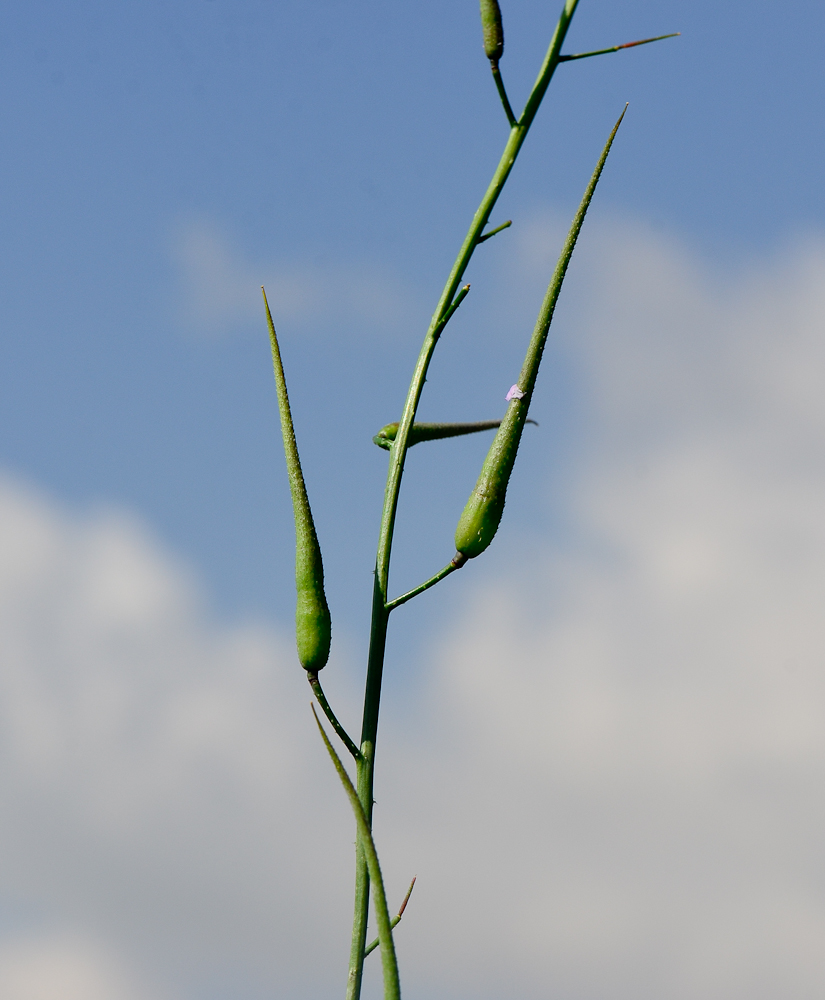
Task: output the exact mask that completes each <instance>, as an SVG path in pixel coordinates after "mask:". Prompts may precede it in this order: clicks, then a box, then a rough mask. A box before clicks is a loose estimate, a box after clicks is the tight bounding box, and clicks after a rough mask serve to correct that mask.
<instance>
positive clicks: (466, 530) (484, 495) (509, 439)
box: [455, 397, 529, 559]
mask: <svg viewBox="0 0 825 1000" xmlns="http://www.w3.org/2000/svg"><path fill="white" fill-rule="evenodd" d="M528 403H529V399H527V398H526V397H525V398H521V399H518V398H515V397H514V398H513V399H511V401H510V406H509V409H508V410H507V413H506V414H505V417H504V419H503V420H502V421H501V426H500V427H499V429H498V431H497V432H496V436H495V438H494V439H493V443H492V444H491V445H490V450H489V451H488V452H487V457H486V458H485V459H484V464H483V465H482V467H481V474H480V475H479V477H478V482H477V483H476V485H475V489H474V490H473V492H472V493H471V494H470V499H469V500H468V501H467V506H466V507H465V508H464V512H463V513H462V515H461V517H460V518H459V521H458V527H457V528H456V532H455V547H456V552H460V553H461V554H462V555H463V556H466V557H467V558H468V559H473V558H475V556H479V555H481V553H482V552H483V551H484V550H485V549H486V548H487V546H488V545H489V544H490V542H492V540H493V537H494V536H495V533H496V531H498V526H499V523H500V522H501V515H502V514H503V513H504V502H505V500H506V498H507V483H508V482H509V480H510V473H511V472H512V471H513V465H514V463H515V461H516V454H517V452H518V446H519V442H520V441H521V432H522V431H523V430H524V425H525V423H526V422H527V405H528Z"/></svg>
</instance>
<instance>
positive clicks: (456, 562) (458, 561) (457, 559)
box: [387, 552, 467, 611]
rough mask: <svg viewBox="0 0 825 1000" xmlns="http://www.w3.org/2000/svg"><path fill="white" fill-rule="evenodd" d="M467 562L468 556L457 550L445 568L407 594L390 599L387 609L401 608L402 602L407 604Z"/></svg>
mask: <svg viewBox="0 0 825 1000" xmlns="http://www.w3.org/2000/svg"><path fill="white" fill-rule="evenodd" d="M465 562H467V557H466V556H463V555H461V553H460V552H456V554H455V556H454V557H453V559H452V561H451V562H449V563H447V565H446V566H445V567H444V569H440V570H439V571H438V572H437V573H436V574H435V576H431V577H430V579H429V580H427V582H426V583H422V584H420V585H419V586H418V587H416V588H415V589H414V590H408V591H407V593H406V594H402V595H401V596H400V597H396V598H395V600H394V601H390V602H389V603H388V604H387V611H392V610H393V609H394V608H399V607H401V605H402V604H406V603H407V601H409V600H411V599H412V598H413V597H418V595H419V594H423V593H424V591H425V590H429V589H430V587H434V586H435V585H436V584H437V583H440V582H441V581H442V580H443V579H444V577H445V576H449V575H450V573H454V572H455V571H456V570H457V569H461V567H462V566H463V565H464V563H465Z"/></svg>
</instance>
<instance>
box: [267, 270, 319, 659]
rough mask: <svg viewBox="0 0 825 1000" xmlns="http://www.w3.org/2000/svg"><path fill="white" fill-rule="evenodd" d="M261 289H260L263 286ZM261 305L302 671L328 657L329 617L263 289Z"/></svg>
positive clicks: (279, 359) (279, 364)
mask: <svg viewBox="0 0 825 1000" xmlns="http://www.w3.org/2000/svg"><path fill="white" fill-rule="evenodd" d="M261 291H262V292H263V288H262V289H261ZM264 305H265V306H266V319H267V323H268V325H269V339H270V342H271V345H272V366H273V368H274V370H275V388H276V390H277V393H278V410H279V411H280V414H281V431H282V433H283V438H284V452H285V454H286V469H287V474H288V476H289V490H290V493H291V494H292V510H293V513H294V515H295V589H296V590H297V593H298V600H297V603H296V606H295V638H296V640H297V645H298V659H299V660H300V661H301V666H302V667H303V668H304V669H305V670H312V671H318V670H320V669H321V668H322V667H323V666H324V665H325V664H326V662H327V660H328V659H329V648H330V643H331V641H332V620H331V618H330V614H329V607H328V606H327V599H326V596H325V594H324V563H323V560H322V559H321V546H320V545H319V544H318V536H317V535H316V533H315V523H314V521H313V520H312V510H311V509H310V506H309V498H308V497H307V491H306V485H305V484H304V475H303V472H302V471H301V460H300V458H299V457H298V446H297V444H296V442H295V431H294V429H293V426H292V413H291V411H290V408H289V396H288V395H287V391H286V379H285V377H284V367H283V364H282V362H281V352H280V350H279V348H278V338H277V336H276V335H275V325H274V324H273V322H272V314H271V313H270V311H269V303H268V302H267V301H266V292H264Z"/></svg>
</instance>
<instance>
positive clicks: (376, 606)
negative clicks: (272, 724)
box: [347, 0, 579, 1000]
mask: <svg viewBox="0 0 825 1000" xmlns="http://www.w3.org/2000/svg"><path fill="white" fill-rule="evenodd" d="M578 2H579V0H565V4H564V8H563V9H562V12H561V15H560V17H559V20H558V23H557V24H556V28H555V31H554V32H553V37H552V39H551V41H550V45H549V47H548V49H547V53H546V54H545V57H544V61H543V62H542V65H541V69H540V70H539V75H538V77H537V78H536V82H535V83H534V84H533V90H532V91H531V93H530V97H529V98H528V99H527V103H526V104H525V106H524V111H523V112H522V114H521V118H520V119H519V120H518V122H517V123H516V124H515V125H514V126H513V128H511V129H510V135H509V137H508V139H507V143H506V145H505V147H504V152H503V153H502V156H501V159H500V160H499V164H498V166H497V167H496V170H495V173H494V174H493V178H492V180H491V181H490V184H489V186H488V188H487V191H486V192H485V194H484V197H483V198H482V199H481V204H480V205H479V207H478V209H477V210H476V213H475V215H474V216H473V220H472V222H471V224H470V228H469V230H468V232H467V235H466V237H465V238H464V242H463V243H462V245H461V249H460V250H459V252H458V256H457V257H456V260H455V263H454V264H453V267H452V269H451V271H450V274H449V277H448V278H447V283H446V285H445V286H444V290H443V291H442V293H441V298H440V299H439V301H438V305H437V306H436V310H435V312H434V313H433V317H432V320H431V321H430V327H429V330H428V331H427V335H426V337H425V338H424V343H423V345H422V347H421V352H420V353H419V356H418V361H417V362H416V366H415V370H414V372H413V377H412V381H411V383H410V388H409V390H408V392H407V399H406V402H405V404H404V410H403V412H402V415H401V420H400V423H399V427H398V434H397V435H396V439H395V443H394V444H393V447H392V448H391V449H390V461H389V468H388V470H387V485H386V488H385V490H384V507H383V511H382V514H381V529H380V532H379V537H378V551H377V553H376V559H375V579H374V585H373V599H372V621H371V625H370V649H369V656H368V661H367V682H366V689H365V692H364V717H363V723H362V726H361V747H360V749H361V755H362V759H361V760H360V761H358V762H357V763H356V769H357V777H358V798H359V799H360V801H361V805H362V806H363V809H364V814H365V816H366V818H367V821H368V823H369V824H370V825H371V822H372V807H373V782H374V775H375V742H376V738H377V736H378V714H379V709H380V703H381V681H382V678H383V673H384V652H385V649H386V643H387V624H388V621H389V614H390V612H389V611H388V610H387V588H388V584H389V573H390V557H391V553H392V540H393V534H394V532H395V518H396V514H397V511H398V495H399V490H400V488H401V478H402V476H403V472H404V460H405V458H406V455H407V447H408V443H407V442H408V439H409V436H410V431H411V429H412V425H413V422H414V420H415V414H416V411H417V409H418V403H419V400H420V399H421V393H422V391H423V389H424V382H425V380H426V377H427V369H428V368H429V365H430V360H431V359H432V356H433V352H434V350H435V346H436V344H437V342H438V337H439V334H440V333H441V330H443V328H444V322H443V321H444V320H445V317H446V318H449V316H448V315H447V314H448V313H449V311H450V307H451V305H452V304H453V302H454V299H455V298H456V292H457V290H458V286H459V284H460V283H461V279H462V278H463V276H464V272H465V270H466V268H467V265H468V264H469V263H470V259H471V258H472V256H473V251H474V250H475V248H476V247H477V246H478V238H479V236H481V234H482V232H483V230H484V227H485V226H486V225H487V222H488V220H489V218H490V213H491V212H492V210H493V208H494V207H495V204H496V202H497V201H498V197H499V195H500V194H501V191H502V189H503V187H504V185H505V183H506V181H507V178H508V177H509V176H510V171H511V170H512V169H513V164H514V163H515V161H516V157H517V156H518V154H519V151H520V150H521V146H522V144H523V142H524V140H525V138H526V136H527V133H528V131H529V129H530V126H531V125H532V123H533V119H534V118H535V116H536V113H537V112H538V109H539V107H540V105H541V102H542V98H543V97H544V94H545V92H546V90H547V87H548V86H549V84H550V80H551V79H552V77H553V73H554V72H555V70H556V66H557V65H558V62H559V55H560V52H561V47H562V45H563V44H564V39H565V37H566V35H567V31H568V28H569V27H570V22H571V20H572V18H573V15H574V13H575V11H576V7H577V6H578ZM362 840H363V838H362V837H361V835H360V833H359V835H358V840H357V842H356V852H355V913H354V919H353V926H352V945H351V948H350V968H349V974H348V979H347V1000H359V997H360V995H361V977H362V974H363V967H364V947H365V945H366V941H367V917H368V914H369V880H370V874H369V865H368V859H367V856H366V851H365V846H364V844H363V843H362Z"/></svg>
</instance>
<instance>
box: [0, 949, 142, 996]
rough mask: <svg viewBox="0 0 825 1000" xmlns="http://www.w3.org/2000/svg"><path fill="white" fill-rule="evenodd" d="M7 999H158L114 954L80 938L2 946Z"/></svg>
mask: <svg viewBox="0 0 825 1000" xmlns="http://www.w3.org/2000/svg"><path fill="white" fill-rule="evenodd" d="M0 996H2V997H3V1000H160V994H159V993H157V992H155V991H152V992H149V991H146V990H144V989H142V988H141V987H138V986H136V985H135V982H134V977H133V976H130V975H128V974H127V973H125V972H124V970H123V969H122V968H120V967H119V965H118V964H117V963H116V962H115V961H113V959H112V957H111V956H110V955H107V954H105V953H101V951H100V949H99V948H97V947H95V946H94V945H91V944H90V943H89V942H87V941H84V940H83V939H79V938H76V937H56V938H48V937H46V938H44V937H38V938H34V939H32V940H27V939H20V940H11V941H8V942H6V943H5V944H3V946H2V947H0Z"/></svg>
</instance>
